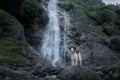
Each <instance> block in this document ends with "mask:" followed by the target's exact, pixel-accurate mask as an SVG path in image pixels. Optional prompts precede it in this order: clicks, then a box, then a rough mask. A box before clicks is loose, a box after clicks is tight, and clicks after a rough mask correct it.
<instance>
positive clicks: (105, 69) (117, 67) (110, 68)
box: [102, 65, 120, 73]
mask: <svg viewBox="0 0 120 80" xmlns="http://www.w3.org/2000/svg"><path fill="white" fill-rule="evenodd" d="M117 70H119V71H120V65H109V66H105V67H103V68H102V71H103V72H105V73H109V72H110V71H113V72H115V71H117Z"/></svg>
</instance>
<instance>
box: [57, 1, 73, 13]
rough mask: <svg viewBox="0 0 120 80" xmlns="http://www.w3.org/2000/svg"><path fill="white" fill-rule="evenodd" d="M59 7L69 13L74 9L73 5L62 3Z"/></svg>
mask: <svg viewBox="0 0 120 80" xmlns="http://www.w3.org/2000/svg"><path fill="white" fill-rule="evenodd" d="M59 6H60V7H61V8H62V9H64V10H66V11H70V10H72V9H74V5H73V4H72V3H64V4H60V5H59Z"/></svg>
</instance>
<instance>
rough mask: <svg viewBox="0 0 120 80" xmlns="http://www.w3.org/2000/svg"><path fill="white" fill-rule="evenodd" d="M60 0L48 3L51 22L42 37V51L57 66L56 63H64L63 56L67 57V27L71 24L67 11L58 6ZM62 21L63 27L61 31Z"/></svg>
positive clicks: (51, 0) (52, 0)
mask: <svg viewBox="0 0 120 80" xmlns="http://www.w3.org/2000/svg"><path fill="white" fill-rule="evenodd" d="M57 3H58V0H49V3H48V7H47V10H48V17H49V22H48V24H47V26H46V28H45V30H44V35H43V39H42V46H41V49H40V53H41V54H42V55H43V56H44V57H45V58H47V59H49V60H50V61H51V63H52V64H53V65H54V66H56V63H58V64H59V65H63V64H64V62H65V61H64V60H62V59H63V58H62V56H64V57H65V53H66V48H67V33H68V32H67V27H68V25H69V19H68V15H67V13H66V12H65V11H64V10H63V12H62V11H60V9H59V8H58V6H57ZM60 14H61V16H62V18H63V20H62V22H61V20H60ZM60 22H61V24H62V27H63V31H62V32H61V26H60Z"/></svg>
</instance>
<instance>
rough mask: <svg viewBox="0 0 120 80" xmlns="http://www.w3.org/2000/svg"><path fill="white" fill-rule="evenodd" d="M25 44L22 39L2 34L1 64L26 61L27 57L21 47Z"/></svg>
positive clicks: (0, 44)
mask: <svg viewBox="0 0 120 80" xmlns="http://www.w3.org/2000/svg"><path fill="white" fill-rule="evenodd" d="M25 45H26V44H25V43H24V42H22V41H19V40H14V39H11V38H9V37H5V36H4V37H3V36H0V65H10V66H14V65H16V64H22V63H25V61H26V58H25V57H24V56H22V55H21V48H22V46H25Z"/></svg>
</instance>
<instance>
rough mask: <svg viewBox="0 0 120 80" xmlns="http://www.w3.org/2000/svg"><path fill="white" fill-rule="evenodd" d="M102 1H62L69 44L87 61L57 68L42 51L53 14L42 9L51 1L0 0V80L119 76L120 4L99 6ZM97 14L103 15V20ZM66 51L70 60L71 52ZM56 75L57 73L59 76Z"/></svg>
mask: <svg viewBox="0 0 120 80" xmlns="http://www.w3.org/2000/svg"><path fill="white" fill-rule="evenodd" d="M88 1H89V0H88ZM98 3H100V1H98V0H94V3H91V2H89V3H86V2H84V0H78V2H77V1H76V2H75V1H73V0H69V1H68V0H60V1H59V3H58V6H59V8H60V10H62V11H64V10H65V11H66V12H67V13H68V14H69V17H70V24H71V25H70V27H69V34H68V37H69V41H68V47H71V46H76V47H77V48H78V49H81V54H82V59H83V65H84V66H69V67H66V68H65V69H61V68H60V69H58V68H54V67H53V66H52V65H51V63H50V61H48V60H47V59H45V58H43V57H42V56H41V55H40V54H39V52H38V51H39V47H40V43H41V38H42V35H43V30H44V27H45V25H46V24H47V23H48V15H47V12H46V11H45V9H44V8H43V5H44V6H46V5H47V1H43V0H17V1H11V0H1V1H0V66H1V67H0V79H1V80H2V79H5V80H14V79H15V80H21V79H22V80H81V79H82V80H94V79H97V80H109V79H112V80H114V79H115V80H119V77H120V63H119V60H120V54H119V53H120V46H119V44H120V38H119V36H120V25H119V17H120V14H119V8H118V7H115V6H112V7H111V6H109V7H107V8H106V6H104V5H102V6H103V7H104V8H103V7H102V9H101V7H100V6H101V5H100V6H96V4H97V5H98ZM85 4H87V5H88V4H92V5H93V4H94V6H95V7H97V8H96V9H98V11H95V10H96V9H95V10H94V6H92V8H91V5H90V6H86V5H85ZM100 4H101V3H100ZM109 8H110V9H109ZM104 9H105V10H104ZM91 10H92V11H93V12H92V11H91ZM99 10H103V11H105V13H107V12H109V10H111V11H110V12H111V15H110V16H115V17H114V18H109V17H106V16H104V15H106V14H105V13H101V14H99ZM88 11H89V12H88ZM60 14H62V13H60ZM97 14H99V15H100V16H104V19H103V18H101V17H100V16H98V15H97ZM96 18H97V20H96ZM60 19H61V29H62V28H63V25H64V24H62V18H60ZM108 19H110V21H109V20H108ZM101 20H103V21H101ZM98 23H100V24H98ZM67 54H68V56H67V58H68V59H66V62H68V64H69V62H70V58H69V51H68V52H67ZM4 66H6V67H4ZM21 70H22V71H21ZM18 75H19V76H18ZM51 75H57V77H56V78H54V77H53V76H51ZM16 76H17V77H16ZM94 76H96V77H94Z"/></svg>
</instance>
